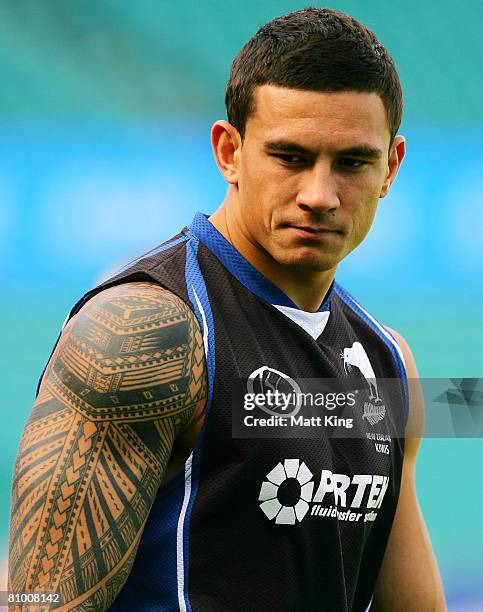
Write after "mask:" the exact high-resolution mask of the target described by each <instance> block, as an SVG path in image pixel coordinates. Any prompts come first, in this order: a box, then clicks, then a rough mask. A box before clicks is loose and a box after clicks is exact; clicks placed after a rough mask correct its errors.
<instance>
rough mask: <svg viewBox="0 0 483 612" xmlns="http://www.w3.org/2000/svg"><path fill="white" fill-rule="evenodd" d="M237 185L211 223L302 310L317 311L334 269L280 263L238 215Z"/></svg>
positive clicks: (231, 190) (228, 194)
mask: <svg viewBox="0 0 483 612" xmlns="http://www.w3.org/2000/svg"><path fill="white" fill-rule="evenodd" d="M234 191H235V188H233V187H230V188H229V190H228V193H227V196H226V198H225V200H224V201H223V203H222V204H221V206H220V207H219V208H218V210H217V211H216V212H215V213H213V215H211V217H210V218H209V220H210V222H211V223H212V224H213V225H214V227H216V229H217V230H218V231H219V232H220V234H222V236H223V237H224V238H225V239H226V240H228V242H230V243H231V244H232V245H233V246H234V247H235V249H236V250H237V251H238V252H239V253H240V254H241V255H243V257H244V258H245V259H246V260H247V261H248V262H250V264H251V265H252V266H253V267H254V268H255V269H257V270H258V271H259V272H260V273H261V274H263V276H265V278H268V280H270V281H271V282H272V283H273V284H274V285H276V286H277V287H278V288H279V289H281V290H282V291H283V292H284V293H285V295H287V296H288V297H289V298H290V299H291V300H292V302H294V304H296V305H297V306H298V307H299V308H300V309H301V310H305V311H307V312H317V310H318V309H319V308H320V305H321V304H322V302H323V300H324V298H325V296H326V294H327V292H328V290H329V288H330V286H331V284H332V281H333V280H334V276H335V268H334V269H331V270H324V271H318V270H311V269H307V268H300V267H295V266H289V265H284V264H280V263H279V262H277V261H276V260H275V259H273V257H271V255H270V254H269V253H268V252H267V251H266V250H265V249H264V248H263V247H262V246H261V245H260V244H258V243H256V242H254V241H253V240H252V239H251V237H250V236H249V233H248V232H247V231H244V224H243V222H242V220H241V218H240V216H239V214H237V207H236V205H235V202H234V200H236V193H234Z"/></svg>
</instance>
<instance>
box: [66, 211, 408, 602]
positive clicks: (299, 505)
mask: <svg viewBox="0 0 483 612" xmlns="http://www.w3.org/2000/svg"><path fill="white" fill-rule="evenodd" d="M139 280H149V281H154V282H156V283H158V284H159V285H161V286H162V287H164V288H166V289H168V290H169V291H172V292H173V293H174V294H176V295H177V296H179V297H180V298H181V299H182V300H184V301H185V302H186V304H188V305H189V307H190V308H191V309H192V310H193V311H194V313H195V314H196V316H197V318H198V320H199V323H200V327H201V330H202V333H203V339H204V345H205V356H206V366H207V373H208V402H207V407H206V415H205V421H204V425H203V427H202V429H201V432H200V435H199V438H198V440H197V443H196V445H195V447H194V449H193V451H192V452H191V454H190V456H189V458H188V459H187V461H186V463H185V465H184V466H183V468H182V469H181V470H180V471H179V472H178V473H177V474H176V475H175V476H174V477H173V478H172V479H171V480H170V481H168V482H167V483H166V484H164V485H163V486H162V487H161V488H160V489H159V491H158V493H157V496H156V499H155V501H154V504H153V507H152V509H151V512H150V514H149V517H148V520H147V523H146V527H145V530H144V532H143V535H142V538H141V541H140V545H139V549H138V553H137V556H136V559H135V561H134V565H133V568H132V571H131V573H130V575H129V577H128V578H127V581H126V583H125V585H124V587H123V588H122V590H121V591H120V593H119V595H118V597H117V598H116V600H115V601H114V603H113V605H112V607H111V610H113V611H116V612H117V611H132V610H136V611H139V612H140V611H153V612H154V611H166V612H168V611H169V612H171V611H174V610H181V611H185V610H192V611H193V612H232V611H233V612H258V611H260V612H262V611H263V612H266V611H267V610H273V611H277V612H278V611H279V612H294V611H298V610H300V611H302V610H303V611H312V610H313V611H315V610H317V611H328V612H332V611H333V612H343V611H348V610H353V611H359V610H365V609H366V608H367V607H368V606H369V604H370V601H371V598H372V595H373V592H374V586H375V582H376V578H377V576H378V573H379V570H380V566H381V562H382V558H383V555H384V551H385V548H386V544H387V540H388V536H389V532H390V529H391V525H392V522H393V518H394V513H395V509H396V505H397V500H398V495H399V487H400V480H401V469H402V461H403V450H404V438H403V437H402V436H397V435H396V434H395V433H394V431H393V430H392V434H393V435H392V436H391V435H386V436H385V437H384V438H379V439H384V440H385V442H384V444H380V447H381V448H383V452H381V450H379V451H378V450H376V445H377V444H376V442H375V441H374V440H376V438H375V435H374V430H375V429H376V428H377V426H374V422H373V421H376V420H377V419H379V420H380V419H381V415H380V414H379V416H377V415H376V418H374V414H373V415H372V417H371V416H370V413H368V414H367V415H365V416H366V418H362V413H363V410H365V407H364V408H362V407H361V406H359V405H357V404H356V405H355V406H354V407H353V417H354V421H355V422H356V423H357V427H359V429H360V431H361V435H360V436H357V437H351V438H350V439H349V438H348V439H345V438H343V437H342V438H337V437H331V436H329V435H324V431H322V433H320V434H318V435H317V437H311V438H308V437H296V438H293V437H292V438H289V437H275V438H274V437H272V438H255V437H253V438H252V437H244V438H238V437H234V436H233V434H232V418H233V414H232V411H233V410H235V409H236V410H242V409H243V408H242V407H235V406H234V404H233V395H232V394H233V388H234V384H235V382H236V380H245V381H246V380H247V379H249V378H250V376H251V379H252V382H253V374H254V373H256V372H259V373H261V374H262V375H263V372H265V373H267V372H268V373H270V375H273V373H274V372H275V373H276V375H279V376H282V377H283V378H284V380H286V379H288V380H292V381H297V380H299V379H320V378H332V379H343V378H347V377H351V376H355V377H357V376H358V377H359V378H360V380H361V381H363V382H364V384H365V382H368V385H367V389H368V393H369V391H370V390H371V384H372V387H373V391H374V385H375V384H376V383H377V380H379V379H395V381H394V382H395V384H396V389H397V392H396V393H393V396H392V397H391V401H390V402H388V401H385V402H384V404H385V411H386V414H385V415H383V417H382V419H383V420H382V423H386V429H385V431H386V432H389V434H390V433H391V429H390V428H391V423H393V422H394V423H395V422H398V421H399V422H403V423H404V422H405V419H406V413H407V381H406V378H405V370H404V361H403V357H402V354H401V351H400V349H399V346H398V345H397V343H396V341H395V340H394V338H393V337H392V336H391V335H390V333H389V332H388V331H387V330H386V329H385V328H384V327H383V326H382V325H380V324H379V323H377V321H376V320H375V319H374V318H373V317H372V316H371V315H370V314H368V312H367V311H366V310H365V309H364V308H362V306H360V305H359V304H358V303H357V302H356V301H355V300H354V299H353V298H352V297H351V296H350V295H349V293H347V292H346V291H345V290H344V289H343V288H342V287H341V286H340V285H339V284H337V283H336V282H334V283H333V285H332V287H331V289H330V291H329V292H328V294H327V296H326V298H325V299H324V302H323V304H322V305H321V307H320V309H319V312H317V313H305V312H304V311H301V310H300V309H298V308H297V306H296V305H295V304H294V303H293V302H292V301H291V300H290V299H289V298H288V297H287V296H286V295H285V294H284V293H283V292H282V291H281V290H280V289H279V288H278V287H276V286H275V285H274V284H272V283H271V282H270V281H269V280H268V279H266V278H265V277H264V276H262V275H261V274H260V273H259V272H258V271H257V270H256V269H255V268H254V267H253V266H252V265H251V264H250V263H249V262H248V261H247V260H246V259H244V258H243V257H242V256H241V254H240V253H239V252H238V251H236V249H235V248H234V247H233V246H232V245H231V244H230V243H229V242H228V241H227V240H226V239H225V238H224V237H223V236H222V235H221V234H220V233H219V232H218V231H217V230H216V229H215V228H214V226H213V225H212V224H211V223H210V222H209V221H208V219H207V218H206V216H205V215H202V214H201V213H198V214H197V215H196V217H195V219H194V221H193V222H192V224H191V226H190V227H189V228H185V229H184V230H182V232H181V233H180V234H178V235H177V236H175V237H173V238H172V239H171V240H169V241H168V242H166V243H164V244H162V245H161V246H160V247H157V248H156V249H154V250H153V251H151V252H149V253H147V254H146V255H144V256H142V257H141V258H139V259H138V260H136V261H134V262H133V263H132V264H130V265H129V266H127V267H126V268H125V269H124V270H122V271H120V272H119V273H118V274H116V275H115V276H114V277H112V278H110V279H109V280H108V281H106V282H104V283H103V284H101V285H100V286H98V287H96V288H95V289H93V290H92V291H90V292H88V293H87V294H86V295H85V296H84V297H83V298H82V299H81V300H80V301H79V302H78V303H77V304H76V306H74V308H73V309H72V311H71V313H70V316H73V315H74V314H75V313H76V312H78V311H79V309H80V308H81V307H82V305H83V304H84V303H85V302H86V301H87V300H88V299H90V298H91V297H92V296H93V295H95V294H96V293H98V292H99V291H101V290H102V289H104V288H107V287H109V286H112V285H115V284H118V283H124V282H130V281H139ZM361 355H362V357H361ZM351 366H352V367H351ZM349 368H350V371H349ZM368 372H369V373H368ZM371 380H372V383H371ZM242 384H243V383H242ZM376 392H377V391H376ZM371 397H373V396H372V395H371ZM321 410H322V411H323V410H324V408H321ZM326 412H327V411H326ZM265 416H267V415H265ZM371 419H372V420H371ZM373 426H374V427H373ZM322 429H323V428H322ZM366 434H367V435H366Z"/></svg>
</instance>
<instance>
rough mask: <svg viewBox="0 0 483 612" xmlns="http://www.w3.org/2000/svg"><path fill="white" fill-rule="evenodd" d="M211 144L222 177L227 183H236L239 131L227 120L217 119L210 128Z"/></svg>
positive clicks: (239, 148) (239, 146) (239, 143)
mask: <svg viewBox="0 0 483 612" xmlns="http://www.w3.org/2000/svg"><path fill="white" fill-rule="evenodd" d="M211 145H212V147H213V153H214V154H215V160H216V163H217V165H218V168H219V169H220V172H221V173H222V175H223V177H224V178H225V180H226V181H228V183H230V184H232V185H236V184H237V183H238V170H239V167H238V166H239V155H240V152H241V146H242V141H241V137H240V133H239V132H238V130H237V129H236V128H235V127H233V126H232V125H231V123H228V121H223V120H220V121H217V122H216V123H215V124H214V125H213V127H212V128H211Z"/></svg>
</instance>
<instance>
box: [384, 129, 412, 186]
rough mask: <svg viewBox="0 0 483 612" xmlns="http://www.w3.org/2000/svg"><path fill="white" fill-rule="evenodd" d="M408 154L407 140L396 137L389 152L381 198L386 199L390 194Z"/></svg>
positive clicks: (402, 137)
mask: <svg viewBox="0 0 483 612" xmlns="http://www.w3.org/2000/svg"><path fill="white" fill-rule="evenodd" d="M405 154H406V139H405V138H404V136H395V137H394V140H393V142H392V144H391V148H390V150H389V156H388V161H387V173H386V178H385V179H384V183H383V184H382V188H381V194H380V196H379V197H380V198H384V197H386V196H387V194H388V193H389V189H390V187H391V185H392V183H393V181H394V179H395V178H396V174H397V173H398V170H399V167H400V165H401V162H402V160H403V159H404V155H405Z"/></svg>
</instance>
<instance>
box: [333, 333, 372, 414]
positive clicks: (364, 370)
mask: <svg viewBox="0 0 483 612" xmlns="http://www.w3.org/2000/svg"><path fill="white" fill-rule="evenodd" d="M340 358H341V359H343V360H344V370H345V373H346V374H348V373H349V372H350V371H351V368H352V366H355V367H356V368H358V369H359V371H360V373H361V374H362V376H364V378H365V379H366V381H367V384H368V385H369V392H370V396H369V399H371V400H374V402H375V403H377V402H382V400H381V398H380V397H379V393H378V390H377V380H376V375H375V374H374V370H373V369H372V366H371V362H370V361H369V357H368V356H367V353H366V351H365V350H364V347H363V346H362V344H361V343H360V342H354V344H353V345H352V346H351V347H350V348H345V349H344V351H343V352H342V353H341V354H340Z"/></svg>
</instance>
